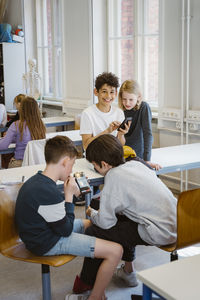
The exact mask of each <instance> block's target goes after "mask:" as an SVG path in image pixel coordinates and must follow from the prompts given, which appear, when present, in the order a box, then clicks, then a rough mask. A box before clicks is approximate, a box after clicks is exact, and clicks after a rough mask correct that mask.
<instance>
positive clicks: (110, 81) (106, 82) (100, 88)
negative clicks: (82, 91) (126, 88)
mask: <svg viewBox="0 0 200 300" xmlns="http://www.w3.org/2000/svg"><path fill="white" fill-rule="evenodd" d="M118 87H119V80H118V77H117V76H115V75H114V74H113V73H107V72H104V73H102V74H100V75H98V76H97V78H96V80H95V89H94V94H95V96H97V97H98V102H99V103H100V104H101V105H103V106H104V105H106V106H110V105H111V103H112V102H113V101H114V100H115V98H116V96H117V88H118Z"/></svg>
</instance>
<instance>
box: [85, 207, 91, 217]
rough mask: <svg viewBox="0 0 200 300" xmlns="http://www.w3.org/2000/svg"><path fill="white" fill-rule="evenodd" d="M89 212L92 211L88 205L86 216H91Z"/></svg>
mask: <svg viewBox="0 0 200 300" xmlns="http://www.w3.org/2000/svg"><path fill="white" fill-rule="evenodd" d="M91 212H92V209H91V207H90V206H88V208H87V209H86V215H87V216H88V217H91Z"/></svg>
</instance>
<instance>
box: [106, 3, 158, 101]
mask: <svg viewBox="0 0 200 300" xmlns="http://www.w3.org/2000/svg"><path fill="white" fill-rule="evenodd" d="M107 3H108V54H109V55H108V66H109V71H111V72H113V73H115V74H117V75H118V76H119V78H120V81H121V82H123V81H124V80H126V79H131V78H133V79H136V80H138V82H139V84H140V86H141V87H142V90H143V97H144V99H145V100H146V101H148V102H149V103H150V104H151V105H152V106H157V102H158V63H159V61H158V55H159V0H108V2H107Z"/></svg>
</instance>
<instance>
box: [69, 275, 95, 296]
mask: <svg viewBox="0 0 200 300" xmlns="http://www.w3.org/2000/svg"><path fill="white" fill-rule="evenodd" d="M90 290H92V286H91V285H88V284H86V283H84V282H83V281H82V280H81V279H80V277H79V276H78V275H77V276H76V278H75V281H74V286H73V292H74V293H75V294H81V293H84V292H86V291H90Z"/></svg>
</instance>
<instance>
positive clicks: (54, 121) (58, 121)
mask: <svg viewBox="0 0 200 300" xmlns="http://www.w3.org/2000/svg"><path fill="white" fill-rule="evenodd" d="M42 121H43V122H44V124H45V126H46V127H57V126H65V125H74V124H75V120H74V118H68V117H65V116H63V117H62V116H61V117H48V118H42Z"/></svg>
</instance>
